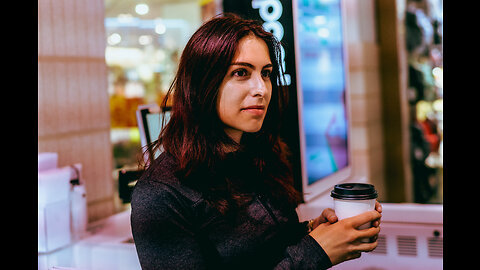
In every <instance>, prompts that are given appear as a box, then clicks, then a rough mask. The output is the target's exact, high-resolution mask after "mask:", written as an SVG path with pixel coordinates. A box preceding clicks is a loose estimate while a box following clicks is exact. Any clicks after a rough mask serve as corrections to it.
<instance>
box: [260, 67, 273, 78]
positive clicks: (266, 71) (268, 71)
mask: <svg viewBox="0 0 480 270" xmlns="http://www.w3.org/2000/svg"><path fill="white" fill-rule="evenodd" d="M271 75H272V71H271V70H268V69H266V70H264V71H262V76H263V77H265V78H270V76H271Z"/></svg>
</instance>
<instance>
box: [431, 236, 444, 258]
mask: <svg viewBox="0 0 480 270" xmlns="http://www.w3.org/2000/svg"><path fill="white" fill-rule="evenodd" d="M428 256H429V257H433V258H443V238H442V237H429V238H428Z"/></svg>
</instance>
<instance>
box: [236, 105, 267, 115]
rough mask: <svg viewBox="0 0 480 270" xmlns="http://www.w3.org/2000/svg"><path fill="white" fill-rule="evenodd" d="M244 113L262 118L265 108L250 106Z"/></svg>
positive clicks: (244, 109)
mask: <svg viewBox="0 0 480 270" xmlns="http://www.w3.org/2000/svg"><path fill="white" fill-rule="evenodd" d="M242 111H244V112H247V113H251V114H253V115H256V116H261V115H263V113H264V112H265V106H248V107H246V108H243V109H242Z"/></svg>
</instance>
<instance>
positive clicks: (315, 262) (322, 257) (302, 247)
mask: <svg viewBox="0 0 480 270" xmlns="http://www.w3.org/2000/svg"><path fill="white" fill-rule="evenodd" d="M284 256H285V257H284V259H283V260H281V261H280V262H279V264H278V265H276V267H275V268H274V269H275V270H280V269H304V270H307V269H328V268H330V267H332V263H331V262H330V258H329V257H328V255H327V254H326V253H325V251H324V250H323V248H322V247H321V246H320V245H319V244H318V243H317V241H315V239H313V237H311V236H310V235H306V236H305V237H303V238H302V239H301V240H300V242H299V243H297V244H295V245H292V246H288V247H287V248H286V250H285V253H284Z"/></svg>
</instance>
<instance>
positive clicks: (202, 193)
mask: <svg viewBox="0 0 480 270" xmlns="http://www.w3.org/2000/svg"><path fill="white" fill-rule="evenodd" d="M279 46H280V45H279V43H278V42H277V41H276V40H275V38H274V36H273V35H272V34H271V33H268V32H265V31H264V30H263V29H262V26H261V25H260V24H258V23H257V22H255V21H251V20H243V19H241V18H239V17H237V16H234V15H227V16H221V17H216V18H213V19H212V20H210V21H208V22H206V23H205V24H203V25H202V26H201V27H200V28H199V29H198V30H197V31H196V32H195V33H194V34H193V36H192V37H191V39H190V40H189V42H188V43H187V45H186V46H185V49H184V51H183V54H182V56H181V59H180V63H179V67H178V71H177V74H176V77H175V80H174V82H173V84H172V87H171V88H170V90H169V95H171V94H173V106H172V113H171V117H170V120H169V122H168V123H167V125H166V126H165V128H164V129H163V130H162V132H161V134H160V136H159V138H158V141H157V142H156V143H155V145H154V146H153V151H156V150H158V149H160V150H161V151H162V154H160V156H158V158H156V159H154V160H151V161H150V162H149V163H148V167H147V169H146V171H145V173H144V174H143V175H142V177H141V178H140V179H139V180H138V182H137V184H136V187H135V189H134V191H133V194H132V202H131V206H132V214H131V226H132V233H133V237H134V241H135V246H136V249H137V253H138V257H139V260H140V264H141V266H142V268H143V269H326V268H329V267H331V266H332V265H335V264H338V263H340V262H342V261H345V260H349V259H352V258H357V257H359V256H360V252H362V251H371V250H373V249H374V248H375V247H376V245H377V243H376V242H373V243H360V242H359V241H358V240H359V239H361V238H364V237H376V236H377V234H378V232H379V224H380V217H381V215H380V213H379V212H381V206H380V205H379V204H378V203H377V211H370V212H367V213H365V214H362V215H359V216H357V217H353V218H350V219H344V220H342V221H338V222H337V217H336V216H335V213H334V211H333V210H332V209H326V210H325V211H323V213H322V215H321V216H319V217H318V218H316V219H315V220H312V221H310V222H303V223H300V222H299V220H298V216H297V214H296V212H295V208H296V207H297V205H298V204H299V202H300V198H301V197H300V196H299V194H298V192H297V191H296V190H295V189H294V187H293V178H292V172H291V168H290V165H289V163H288V159H287V157H288V156H287V149H286V145H285V144H284V143H283V142H282V141H281V139H280V137H279V130H280V123H281V119H282V110H283V109H284V107H285V106H286V102H287V100H286V89H285V87H283V86H282V85H278V82H281V81H282V80H281V79H280V78H281V74H282V72H281V65H279V63H280V51H281V50H280V47H279ZM165 104H166V100H165V102H164V105H165ZM371 221H375V222H374V227H372V228H370V229H366V230H361V231H360V230H356V229H355V227H358V226H359V225H361V224H364V223H366V222H371Z"/></svg>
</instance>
